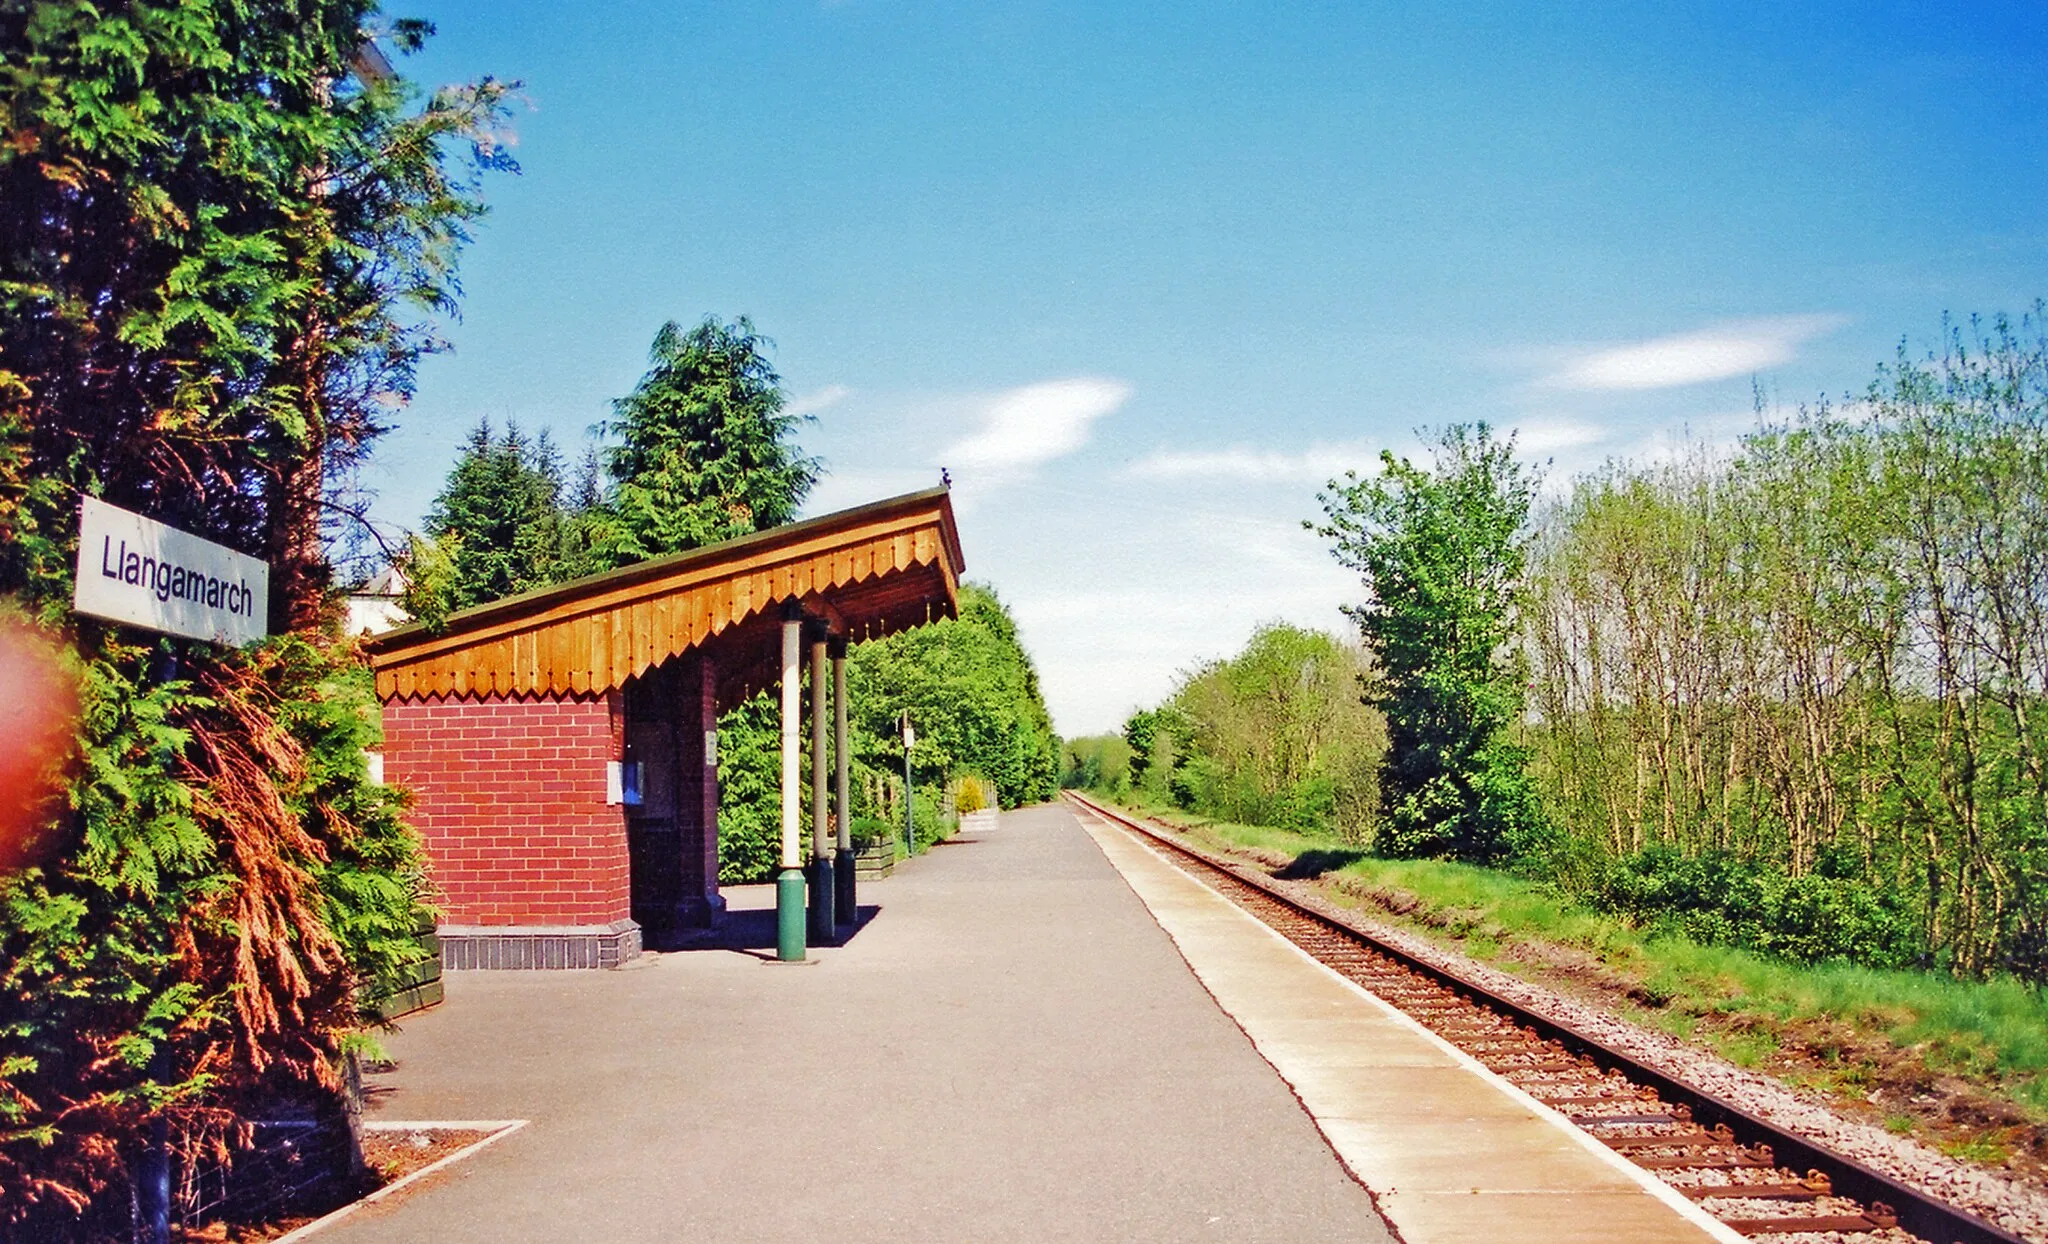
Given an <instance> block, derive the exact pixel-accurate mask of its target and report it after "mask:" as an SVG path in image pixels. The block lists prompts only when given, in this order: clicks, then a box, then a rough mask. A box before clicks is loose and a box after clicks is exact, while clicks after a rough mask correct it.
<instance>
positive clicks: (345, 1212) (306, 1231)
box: [270, 1119, 527, 1244]
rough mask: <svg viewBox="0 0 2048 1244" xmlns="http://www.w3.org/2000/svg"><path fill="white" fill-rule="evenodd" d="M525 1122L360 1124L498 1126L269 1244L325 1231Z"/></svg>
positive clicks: (372, 1127)
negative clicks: (451, 1151) (482, 1136)
mask: <svg viewBox="0 0 2048 1244" xmlns="http://www.w3.org/2000/svg"><path fill="white" fill-rule="evenodd" d="M526 1123H527V1121H526V1120H525V1119H469V1120H407V1119H391V1120H386V1119H378V1120H376V1121H375V1122H366V1123H364V1124H363V1130H364V1131H366V1132H413V1131H421V1132H424V1131H430V1130H439V1131H444V1132H447V1131H456V1130H461V1131H481V1130H483V1129H484V1128H487V1127H491V1128H496V1129H498V1130H496V1131H494V1132H492V1133H491V1134H490V1135H488V1136H486V1137H484V1138H483V1139H482V1140H479V1141H476V1142H475V1143H473V1144H468V1145H464V1146H463V1147H462V1148H460V1149H457V1150H456V1151H455V1152H453V1153H451V1154H449V1155H448V1156H447V1157H445V1158H440V1159H437V1160H435V1161H432V1162H429V1163H427V1164H426V1165H425V1166H422V1167H421V1168H419V1169H418V1170H416V1171H414V1172H413V1173H412V1174H410V1175H407V1176H406V1177H405V1178H403V1179H400V1180H397V1181H395V1182H392V1183H388V1184H385V1185H384V1186H383V1187H381V1188H379V1189H377V1190H376V1191H375V1192H372V1193H371V1194H370V1195H368V1196H366V1197H363V1198H362V1199H360V1200H355V1201H350V1202H349V1203H348V1204H346V1205H344V1206H342V1207H341V1208H340V1209H337V1210H334V1211H332V1212H330V1213H327V1214H323V1215H321V1216H320V1217H318V1218H315V1219H314V1220H313V1221H311V1222H309V1223H307V1224H306V1225H305V1226H303V1227H295V1228H293V1229H292V1230H290V1231H287V1232H286V1233H285V1234H283V1235H280V1236H278V1237H277V1238H276V1239H275V1240H272V1241H271V1242H270V1244H292V1241H294V1240H303V1239H305V1238H306V1237H307V1236H309V1235H312V1234H313V1233H314V1232H315V1231H324V1230H326V1229H327V1228H328V1227H331V1226H333V1225H334V1224H335V1223H338V1222H340V1221H341V1220H342V1219H344V1218H346V1217H348V1216H349V1215H350V1214H353V1213H355V1212H356V1211H357V1210H359V1209H361V1208H363V1206H365V1205H374V1204H376V1203H377V1202H379V1201H381V1200H383V1199H384V1198H385V1197H388V1196H391V1195H392V1194H394V1193H396V1192H398V1191H400V1190H401V1189H403V1188H405V1187H406V1186H407V1185H409V1184H412V1183H414V1182H415V1181H417V1180H421V1179H425V1178H426V1177H427V1176H429V1175H431V1174H433V1173H434V1172H435V1171H438V1170H440V1169H441V1168H442V1167H444V1166H453V1165H455V1164H456V1163H457V1162H460V1161H461V1160H462V1159H464V1158H466V1157H468V1156H470V1155H471V1154H473V1153H480V1152H482V1151H483V1150H485V1149H488V1148H489V1147H490V1146H492V1145H495V1144H497V1143H498V1142H499V1141H501V1140H503V1139H505V1138H506V1137H507V1136H510V1135H511V1134H512V1133H514V1132H516V1131H518V1130H519V1129H520V1128H522V1127H525V1126H526Z"/></svg>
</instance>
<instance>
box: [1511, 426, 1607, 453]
mask: <svg viewBox="0 0 2048 1244" xmlns="http://www.w3.org/2000/svg"><path fill="white" fill-rule="evenodd" d="M1512 431H1513V432H1514V434H1515V449H1516V450H1517V451H1519V452H1520V453H1523V454H1549V453H1556V452H1557V451H1558V450H1561V449H1579V448H1583V447H1584V446H1587V445H1597V444H1599V443H1600V442H1601V441H1604V440H1606V439H1607V436H1608V431H1607V429H1606V428H1603V427H1600V426H1599V425H1597V424H1592V423H1574V422H1568V421H1563V420H1534V421H1531V422H1528V423H1523V424H1519V425H1517V426H1516V427H1515V428H1513V429H1512Z"/></svg>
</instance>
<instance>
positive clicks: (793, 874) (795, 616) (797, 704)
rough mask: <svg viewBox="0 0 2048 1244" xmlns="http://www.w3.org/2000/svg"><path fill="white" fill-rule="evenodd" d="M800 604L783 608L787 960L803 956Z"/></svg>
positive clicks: (780, 907)
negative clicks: (800, 820)
mask: <svg viewBox="0 0 2048 1244" xmlns="http://www.w3.org/2000/svg"><path fill="white" fill-rule="evenodd" d="M803 629H804V621H803V608H802V607H801V606H800V605H798V604H797V603H796V602H795V601H791V602H789V603H788V604H787V605H784V606H783V610H782V872H781V873H780V874H779V875H778V876H777V877H776V878H775V957H776V958H777V959H780V960H782V961H783V962H785V963H792V962H797V961H800V960H801V959H802V958H803V957H804V872H803V856H802V853H801V852H800V851H799V849H798V840H797V830H798V825H797V821H798V816H797V813H798V809H799V805H798V803H797V799H798V796H799V792H798V790H797V778H798V772H797V761H798V758H799V757H798V752H799V751H800V748H799V744H800V743H801V741H802V736H801V735H800V734H799V733H798V724H797V723H798V721H799V713H800V712H801V711H802V693H803V688H802V685H801V684H802V681H803V667H802V665H801V664H800V663H799V660H798V658H799V656H800V655H801V652H802V649H803Z"/></svg>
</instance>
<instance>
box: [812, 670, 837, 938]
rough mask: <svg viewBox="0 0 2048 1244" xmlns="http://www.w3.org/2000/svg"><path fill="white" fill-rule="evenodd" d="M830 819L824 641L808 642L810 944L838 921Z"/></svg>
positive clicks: (826, 935)
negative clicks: (827, 812)
mask: <svg viewBox="0 0 2048 1244" xmlns="http://www.w3.org/2000/svg"><path fill="white" fill-rule="evenodd" d="M838 895H839V890H838V887H837V886H835V885H833V884H832V822H831V820H830V819H829V818H828V817H827V816H826V815H825V641H824V639H822V638H819V639H814V640H812V641H811V944H812V945H814V946H825V945H830V944H831V942H832V936H833V932H834V930H835V927H836V926H837V924H838V921H837V920H836V919H834V917H833V915H832V902H833V900H834V899H835V898H837V897H838Z"/></svg>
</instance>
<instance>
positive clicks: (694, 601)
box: [365, 488, 963, 708]
mask: <svg viewBox="0 0 2048 1244" xmlns="http://www.w3.org/2000/svg"><path fill="white" fill-rule="evenodd" d="M962 560H963V559H962V557H961V553H960V536H959V533H958V531H957V529H956V528H955V526H954V522H953V507H952V501H951V498H950V494H949V493H948V491H947V490H946V489H944V488H935V489H931V490H929V491H926V492H918V493H911V494H909V495H906V496H902V497H896V498H892V499H890V500H887V501H879V502H876V503H874V504H872V505H866V506H861V507H859V508H857V509H852V510H842V511H840V512H838V513H836V514H827V515H825V516H823V517H821V518H815V519H811V520H808V521H806V522H801V523H792V524H790V525H788V526H786V527H777V528H773V529H771V530H768V531H763V532H759V533H756V534H754V535H751V536H743V537H741V538H740V539H737V540H728V541H726V542H724V543H721V544H714V545H707V546H706V547H704V548H701V549H693V550H691V551H689V552H686V553H678V554H675V555H672V556H669V557H660V558H654V559H651V560H649V561H644V562H639V563H636V564H634V565H631V566H626V567H623V568H621V569H619V570H613V571H608V572H606V573H604V574H598V575H592V576H590V577H588V578H583V579H578V580H575V581H574V582H570V583H564V584H562V585H560V586H558V587H551V588H544V589H542V590H539V591H535V592H528V593H525V594H524V595H520V596H513V597H508V598H507V599H505V600H501V601H495V602H493V603H491V604H488V605H481V606H478V607H476V608H473V609H466V610H463V611H461V612H460V613H456V614H453V615H450V617H449V618H448V619H447V622H446V625H445V626H444V627H443V628H442V629H441V630H440V631H439V633H435V632H434V631H431V630H429V629H428V628H427V627H425V626H420V625H415V626H408V627H403V628H400V629H398V630H393V631H387V632H385V633H384V634H382V635H378V636H376V637H374V638H373V639H371V640H369V641H368V642H367V643H366V645H365V647H366V649H367V651H368V652H369V655H370V665H371V668H372V669H374V670H375V671H376V677H377V698H378V699H379V700H382V701H384V702H386V703H389V702H391V701H394V700H413V699H438V698H445V697H450V696H460V697H466V696H477V697H493V696H498V697H514V696H545V697H552V696H562V695H571V694H576V695H586V694H602V693H604V692H607V691H612V690H616V689H618V688H620V687H623V686H624V685H625V683H626V681H627V680H628V679H629V678H635V677H638V676H640V675H643V674H645V673H646V672H647V671H648V670H649V669H651V668H653V667H654V666H656V665H659V664H661V663H662V662H664V661H667V660H669V659H670V658H672V657H677V656H681V655H682V654H683V653H685V652H688V651H690V650H691V649H693V648H697V647H701V646H704V645H707V644H711V643H713V642H714V641H715V642H716V646H717V647H718V648H719V649H720V653H719V660H718V665H719V686H718V700H719V705H720V707H721V708H729V707H732V706H733V705H736V704H738V703H740V702H742V701H744V700H745V699H746V698H747V697H749V696H751V695H753V694H754V693H755V692H757V691H759V690H761V689H762V688H763V687H765V686H767V685H769V684H770V683H771V682H773V681H774V679H775V677H776V674H777V645H778V644H779V642H780V639H779V635H780V632H779V629H778V628H779V626H780V624H781V613H780V609H781V607H782V606H783V605H784V604H785V603H786V602H790V601H795V602H798V603H800V604H801V605H802V606H803V608H804V611H805V613H806V614H808V615H811V616H814V617H817V618H820V619H821V620H822V621H824V622H825V623H826V624H827V625H828V626H829V627H830V629H831V630H832V632H833V633H834V634H836V635H839V636H841V637H843V638H845V639H847V640H849V641H851V642H859V641H860V640H863V639H870V638H874V637H877V636H881V635H887V634H892V633H894V632H896V631H901V630H906V629H908V628H910V627H913V626H921V625H923V624H924V623H926V622H929V621H932V620H934V619H935V618H938V617H952V616H955V615H956V614H957V612H958V610H959V574H960V570H961V566H962Z"/></svg>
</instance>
